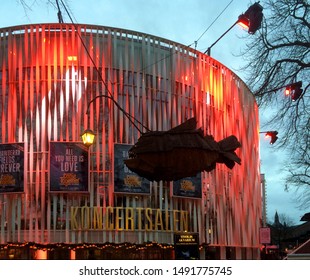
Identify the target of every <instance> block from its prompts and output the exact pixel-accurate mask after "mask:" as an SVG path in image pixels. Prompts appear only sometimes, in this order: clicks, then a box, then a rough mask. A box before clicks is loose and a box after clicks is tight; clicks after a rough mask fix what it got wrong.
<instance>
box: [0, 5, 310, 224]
mask: <svg viewBox="0 0 310 280" xmlns="http://www.w3.org/2000/svg"><path fill="white" fill-rule="evenodd" d="M25 1H26V2H27V3H28V5H29V8H30V9H28V10H27V11H26V12H25V10H24V9H23V7H22V5H21V4H20V1H18V0H10V1H2V3H1V11H2V16H1V18H0V27H1V28H2V27H7V26H14V25H22V24H28V23H52V22H58V18H57V11H56V9H55V8H54V7H53V6H52V5H50V4H49V5H48V4H47V2H48V1H46V0H36V1H34V0H25ZM50 2H53V3H56V1H50ZM64 2H65V3H67V6H68V7H69V9H70V12H71V15H72V17H73V19H74V21H75V23H87V24H95V25H103V26H111V27H118V28H124V29H130V30H135V31H139V32H144V33H149V34H152V35H156V36H158V37H162V38H166V39H169V40H173V41H176V42H179V43H182V44H185V45H191V46H193V47H195V42H196V48H197V49H198V50H200V51H202V52H204V51H205V50H206V49H207V48H208V47H209V46H210V45H211V44H212V43H213V42H215V41H216V40H217V39H218V38H219V37H220V36H221V35H222V34H223V33H224V32H225V31H226V30H227V29H228V28H229V27H230V26H231V25H232V24H233V23H234V22H235V21H236V20H237V18H238V16H239V15H240V14H241V13H243V12H245V11H246V9H247V8H248V6H250V5H251V4H252V3H254V1H252V2H251V1H250V0H249V1H247V0H242V1H241V0H217V1H214V0H191V1H189V0H187V1H186V0H173V1H167V0H148V1H145V0H75V1H72V0H67V1H64ZM59 3H61V0H59ZM225 8H226V9H225ZM217 17H218V19H217ZM63 19H64V22H70V19H69V18H68V16H67V15H66V14H65V13H63ZM214 21H215V22H214ZM213 22H214V23H213ZM202 35H203V36H202ZM246 36H248V35H247V34H246V32H245V31H244V30H242V29H241V28H239V27H238V26H235V27H234V28H233V29H232V30H230V31H229V33H227V34H226V35H225V36H224V37H223V38H222V39H221V40H220V41H219V42H218V43H217V44H216V45H215V46H214V47H213V48H212V50H211V56H212V57H213V58H215V59H216V60H218V61H220V62H221V63H223V64H224V65H226V66H227V67H228V68H230V69H231V70H232V71H234V72H235V73H236V74H237V75H238V76H240V77H241V78H242V79H245V77H244V76H243V73H242V72H240V71H238V69H239V68H240V66H242V65H243V61H242V58H240V57H238V54H239V53H240V51H241V50H242V48H243V45H244V44H245V40H246V38H245V37H246ZM260 116H261V120H260V122H261V130H263V131H265V130H278V131H279V135H278V136H279V137H281V130H280V129H279V128H271V127H263V123H264V120H265V118H266V116H268V114H266V112H262V111H261V113H260ZM284 163H285V158H284V156H283V153H282V152H280V151H279V150H277V149H276V144H275V145H274V146H271V145H269V141H268V140H266V139H264V135H263V134H261V173H264V174H265V177H266V182H267V211H268V212H267V213H268V220H271V221H273V218H274V214H275V212H276V211H278V213H279V214H285V215H286V216H288V217H289V218H291V219H292V221H293V222H294V223H295V224H299V223H300V218H301V216H302V215H303V214H304V213H305V212H307V211H299V210H298V209H297V208H296V204H295V203H294V202H293V201H292V197H293V195H294V193H293V192H292V191H291V192H285V191H284V188H285V183H284V177H285V173H284V171H283V166H284Z"/></svg>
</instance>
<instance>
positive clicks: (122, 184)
mask: <svg viewBox="0 0 310 280" xmlns="http://www.w3.org/2000/svg"><path fill="white" fill-rule="evenodd" d="M131 147H132V145H128V144H114V192H120V193H133V194H137V193H139V194H150V181H149V180H147V179H145V178H143V177H140V176H139V175H137V174H136V173H134V172H132V171H130V170H129V169H128V167H127V166H126V165H125V163H124V160H125V159H127V158H128V151H129V149H130V148H131Z"/></svg>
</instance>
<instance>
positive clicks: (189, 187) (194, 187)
mask: <svg viewBox="0 0 310 280" xmlns="http://www.w3.org/2000/svg"><path fill="white" fill-rule="evenodd" d="M173 195H174V196H181V197H191V198H201V197H202V192H201V173H200V172H199V173H198V174H197V175H196V176H195V177H186V178H183V179H180V180H177V181H174V182H173Z"/></svg>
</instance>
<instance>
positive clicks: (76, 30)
mask: <svg viewBox="0 0 310 280" xmlns="http://www.w3.org/2000/svg"><path fill="white" fill-rule="evenodd" d="M60 1H61V4H62V6H63V8H64V9H65V11H66V13H67V15H68V17H69V19H70V21H71V23H72V24H73V26H74V27H75V32H76V33H77V35H78V37H79V39H80V40H81V43H82V45H83V47H84V49H85V51H86V53H87V56H88V57H89V59H90V60H91V62H92V64H93V66H94V68H95V70H96V72H97V74H98V76H99V79H100V80H101V82H102V83H103V85H104V87H105V89H106V91H107V92H108V95H105V94H102V95H98V96H96V97H95V98H94V99H92V100H91V101H90V103H89V106H90V104H91V103H92V102H93V101H95V100H96V99H97V98H100V97H107V98H110V99H111V100H112V102H113V103H114V104H115V105H116V107H117V108H118V109H119V110H120V111H121V112H122V113H123V114H124V115H125V116H126V117H127V118H128V119H129V121H130V122H131V123H132V124H133V125H134V126H135V128H136V129H137V130H138V131H139V132H140V133H142V131H141V130H140V128H139V127H138V126H137V125H136V123H135V122H137V123H138V124H140V125H141V126H142V127H143V128H144V129H146V130H147V131H150V129H149V128H147V127H146V126H145V125H144V124H143V123H142V122H140V121H139V120H138V119H136V118H135V117H134V116H132V115H130V114H129V113H128V112H126V111H125V110H124V109H123V108H122V107H121V106H120V105H119V104H118V103H117V101H116V100H115V99H114V97H113V95H112V93H111V92H110V90H109V89H108V85H107V83H106V82H105V81H104V79H103V77H102V75H101V73H100V71H99V69H98V67H97V65H96V63H95V61H94V59H93V57H92V56H91V54H90V52H89V50H88V48H87V46H86V44H85V42H84V40H83V38H82V36H81V34H80V33H79V32H78V29H77V27H76V23H75V22H74V20H73V18H74V16H71V13H70V12H69V10H68V8H67V6H66V4H65V3H64V1H63V0H60ZM233 1H234V0H231V1H230V2H229V3H228V4H227V5H226V6H225V8H224V9H223V10H222V11H221V12H220V14H219V15H218V16H217V17H216V18H215V19H214V20H213V21H212V22H211V24H210V25H209V26H208V27H207V28H206V30H205V31H204V32H203V33H202V34H201V35H200V36H199V37H198V39H197V40H195V41H194V42H193V43H191V44H189V45H187V47H191V46H192V45H195V49H196V47H197V44H198V41H199V40H200V39H201V38H202V37H203V36H204V35H205V33H206V32H207V31H208V30H209V29H210V28H211V27H212V26H213V24H214V23H215V22H216V21H217V20H218V19H219V17H220V16H221V15H222V14H223V13H224V12H225V11H226V9H227V8H228V7H229V6H230V5H231V3H232V2H233ZM56 4H57V7H58V18H59V22H60V23H64V21H63V18H62V15H61V11H60V7H59V5H58V0H56ZM72 17H73V18H72ZM74 19H75V18H74ZM75 21H76V19H75ZM176 53H177V51H174V52H172V53H170V54H169V55H166V56H165V57H163V58H161V59H159V60H157V61H155V62H154V63H151V64H149V65H147V66H145V67H143V68H141V69H140V72H142V71H144V70H145V69H147V68H149V67H151V66H153V65H156V64H158V63H159V62H161V61H163V60H166V59H168V58H169V57H171V56H173V55H174V54H176ZM89 106H88V108H87V113H88V111H89ZM134 121H135V122H134Z"/></svg>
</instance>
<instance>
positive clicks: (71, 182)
mask: <svg viewBox="0 0 310 280" xmlns="http://www.w3.org/2000/svg"><path fill="white" fill-rule="evenodd" d="M49 170H50V172H49V191H50V192H62V193H77V192H78V193H88V192H89V188H88V186H89V150H88V148H87V147H86V146H85V145H84V144H83V143H81V142H50V152H49Z"/></svg>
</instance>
